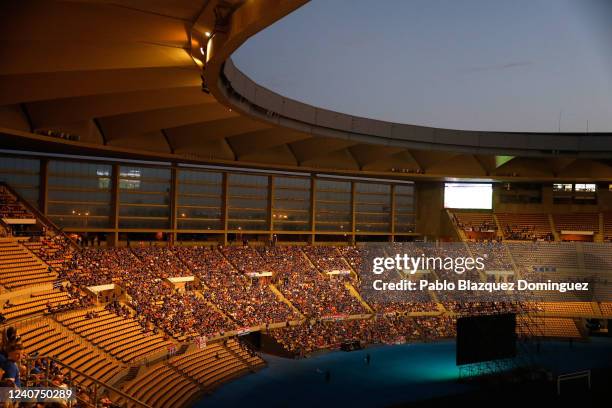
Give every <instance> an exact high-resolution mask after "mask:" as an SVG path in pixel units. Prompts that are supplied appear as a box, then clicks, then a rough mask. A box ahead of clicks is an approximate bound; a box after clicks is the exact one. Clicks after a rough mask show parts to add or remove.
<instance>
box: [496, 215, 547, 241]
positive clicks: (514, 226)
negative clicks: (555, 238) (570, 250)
mask: <svg viewBox="0 0 612 408" xmlns="http://www.w3.org/2000/svg"><path fill="white" fill-rule="evenodd" d="M497 219H498V220H499V223H500V225H501V228H502V231H503V233H504V238H506V239H510V240H521V241H531V240H534V239H551V238H552V230H551V228H550V222H549V220H548V215H547V214H540V213H538V214H497Z"/></svg>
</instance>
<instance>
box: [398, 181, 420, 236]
mask: <svg viewBox="0 0 612 408" xmlns="http://www.w3.org/2000/svg"><path fill="white" fill-rule="evenodd" d="M394 200H395V232H399V233H402V232H404V233H406V232H414V230H415V211H414V208H415V200H414V184H398V185H396V186H395V194H394Z"/></svg>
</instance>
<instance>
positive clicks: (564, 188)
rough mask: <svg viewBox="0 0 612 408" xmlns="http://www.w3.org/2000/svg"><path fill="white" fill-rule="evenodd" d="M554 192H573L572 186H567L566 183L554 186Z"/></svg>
mask: <svg viewBox="0 0 612 408" xmlns="http://www.w3.org/2000/svg"><path fill="white" fill-rule="evenodd" d="M553 191H559V192H565V193H571V192H572V185H571V184H565V183H555V184H553Z"/></svg>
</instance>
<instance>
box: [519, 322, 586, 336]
mask: <svg viewBox="0 0 612 408" xmlns="http://www.w3.org/2000/svg"><path fill="white" fill-rule="evenodd" d="M527 325H529V329H527V328H526V327H527ZM517 332H518V334H519V335H523V336H524V335H534V334H535V335H537V336H541V337H550V338H574V339H578V338H581V337H582V336H581V335H580V331H579V330H578V328H577V327H576V323H575V322H574V320H573V319H564V318H559V317H547V318H542V317H536V318H531V319H529V323H527V322H526V319H521V318H519V319H518V321H517Z"/></svg>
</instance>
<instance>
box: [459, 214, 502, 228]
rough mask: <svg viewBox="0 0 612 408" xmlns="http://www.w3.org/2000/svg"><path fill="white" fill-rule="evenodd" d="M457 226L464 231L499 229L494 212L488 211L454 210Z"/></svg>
mask: <svg viewBox="0 0 612 408" xmlns="http://www.w3.org/2000/svg"><path fill="white" fill-rule="evenodd" d="M453 215H454V216H455V220H456V222H457V226H458V227H459V228H461V229H463V230H464V231H491V230H497V224H496V223H495V220H494V219H493V214H492V213H488V212H461V211H456V212H453Z"/></svg>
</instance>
